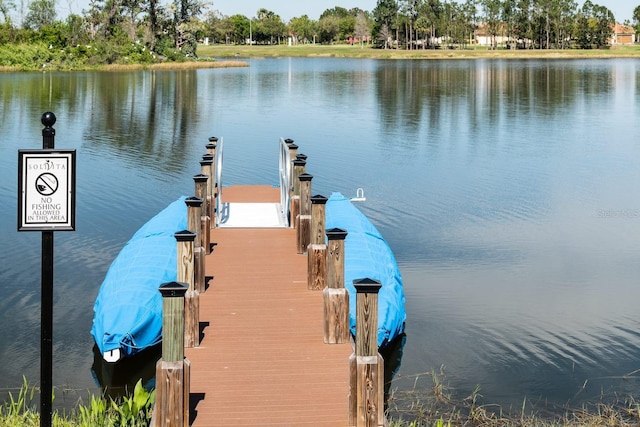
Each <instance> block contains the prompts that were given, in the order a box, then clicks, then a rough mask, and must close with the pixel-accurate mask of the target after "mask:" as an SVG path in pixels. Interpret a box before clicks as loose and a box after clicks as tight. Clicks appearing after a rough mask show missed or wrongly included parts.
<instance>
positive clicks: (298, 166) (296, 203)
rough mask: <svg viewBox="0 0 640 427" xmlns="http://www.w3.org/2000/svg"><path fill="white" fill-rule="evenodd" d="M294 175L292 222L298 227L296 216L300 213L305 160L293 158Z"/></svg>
mask: <svg viewBox="0 0 640 427" xmlns="http://www.w3.org/2000/svg"><path fill="white" fill-rule="evenodd" d="M292 163H293V175H292V176H291V181H292V184H293V190H292V192H291V209H290V210H291V219H292V221H291V224H292V227H293V228H295V227H296V217H297V216H298V214H299V213H300V179H299V177H300V175H301V174H302V173H304V167H305V165H306V164H307V162H306V161H304V160H299V159H295V160H293V162H292Z"/></svg>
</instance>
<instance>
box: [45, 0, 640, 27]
mask: <svg viewBox="0 0 640 427" xmlns="http://www.w3.org/2000/svg"><path fill="white" fill-rule="evenodd" d="M209 1H211V0H209ZM212 1H213V6H211V7H210V8H211V9H213V10H217V11H219V12H220V13H222V14H223V15H226V16H231V15H235V14H240V15H244V16H246V17H248V18H253V17H255V16H256V12H257V11H258V10H259V9H262V8H265V9H267V10H270V11H272V12H274V13H275V14H277V15H280V18H282V20H283V21H284V22H288V21H289V20H290V19H291V18H295V17H298V16H302V15H307V16H309V18H311V19H314V20H315V19H318V18H320V15H321V14H322V12H324V11H325V10H327V9H331V8H333V7H336V6H340V7H344V8H345V9H351V8H354V7H359V8H360V9H362V10H367V11H372V10H373V9H374V8H375V7H376V4H377V1H376V0H314V1H310V2H306V1H301V0H212ZM460 1H462V0H460ZM576 2H577V3H578V5H579V7H582V5H583V4H584V0H576ZM591 2H592V3H594V4H599V5H601V6H605V7H607V8H608V9H609V10H611V11H612V12H613V14H614V15H615V17H616V21H618V22H621V23H622V22H624V21H625V20H626V19H628V20H629V21H631V17H632V16H633V9H634V8H635V7H636V6H639V5H640V0H591ZM57 5H58V18H60V17H62V16H66V15H68V14H69V11H71V12H72V13H76V14H81V13H82V10H83V9H88V8H89V0H57Z"/></svg>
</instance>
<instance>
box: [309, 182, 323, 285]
mask: <svg viewBox="0 0 640 427" xmlns="http://www.w3.org/2000/svg"><path fill="white" fill-rule="evenodd" d="M310 200H311V233H310V239H311V243H310V244H309V246H308V247H307V262H308V265H307V289H310V290H313V291H321V290H323V289H324V288H325V286H327V245H326V244H325V242H324V230H325V224H326V218H325V215H326V208H325V205H326V204H327V200H328V199H327V198H326V197H324V196H321V195H319V194H317V195H315V196H313V197H311V199H310Z"/></svg>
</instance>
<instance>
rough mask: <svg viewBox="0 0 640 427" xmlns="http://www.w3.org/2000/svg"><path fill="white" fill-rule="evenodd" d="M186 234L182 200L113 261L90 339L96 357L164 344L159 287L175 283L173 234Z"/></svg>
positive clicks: (143, 229)
mask: <svg viewBox="0 0 640 427" xmlns="http://www.w3.org/2000/svg"><path fill="white" fill-rule="evenodd" d="M186 229H187V206H186V205H185V197H181V198H180V199H178V200H177V201H175V202H173V203H171V204H170V205H169V206H167V207H166V208H165V209H164V210H162V211H161V212H160V213H158V214H157V215H156V216H154V217H153V218H151V219H150V220H149V221H148V222H147V223H146V224H144V225H143V226H142V227H141V228H140V229H139V230H138V231H137V232H136V233H135V234H134V235H133V237H132V238H131V240H129V241H128V242H127V244H126V245H125V246H124V247H123V248H122V250H121V251H120V253H119V254H118V256H117V257H116V259H115V260H114V261H113V263H112V264H111V266H110V267H109V270H108V271H107V274H106V276H105V279H104V281H103V282H102V285H101V287H100V291H99V292H98V297H97V298H96V302H95V304H94V307H93V312H94V315H93V326H92V328H91V334H92V335H93V338H94V339H95V342H96V345H97V346H98V348H99V349H100V353H101V354H104V353H105V352H108V351H111V350H115V349H120V351H121V352H122V356H123V357H127V356H131V355H133V354H135V353H136V352H138V351H140V350H142V349H144V348H146V347H149V346H151V345H154V344H157V343H158V342H160V341H161V340H162V296H161V295H160V292H159V291H158V288H159V287H160V285H161V284H163V283H165V282H173V281H175V280H176V279H177V260H176V258H177V248H176V246H177V245H176V239H175V237H174V235H175V233H176V232H178V231H182V230H186Z"/></svg>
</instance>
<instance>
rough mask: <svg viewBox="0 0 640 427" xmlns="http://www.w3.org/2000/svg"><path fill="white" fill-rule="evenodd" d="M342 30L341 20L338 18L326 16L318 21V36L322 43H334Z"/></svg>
mask: <svg viewBox="0 0 640 427" xmlns="http://www.w3.org/2000/svg"><path fill="white" fill-rule="evenodd" d="M339 30H340V18H338V17H337V16H333V15H330V16H325V17H324V18H320V20H319V21H318V35H319V36H320V42H321V43H333V42H334V41H335V40H336V37H337V35H338V31H339Z"/></svg>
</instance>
